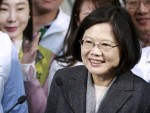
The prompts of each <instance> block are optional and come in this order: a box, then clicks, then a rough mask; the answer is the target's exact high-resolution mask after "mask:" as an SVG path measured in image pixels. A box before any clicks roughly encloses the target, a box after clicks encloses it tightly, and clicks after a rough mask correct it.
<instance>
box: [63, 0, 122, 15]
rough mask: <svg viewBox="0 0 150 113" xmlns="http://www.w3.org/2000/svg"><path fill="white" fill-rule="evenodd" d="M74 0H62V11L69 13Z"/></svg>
mask: <svg viewBox="0 0 150 113" xmlns="http://www.w3.org/2000/svg"><path fill="white" fill-rule="evenodd" d="M74 1H75V0H64V1H63V3H62V5H61V8H62V9H63V10H64V12H66V13H67V14H68V15H70V14H71V10H72V6H73V3H74ZM119 1H120V3H121V5H122V6H124V5H123V0H119Z"/></svg>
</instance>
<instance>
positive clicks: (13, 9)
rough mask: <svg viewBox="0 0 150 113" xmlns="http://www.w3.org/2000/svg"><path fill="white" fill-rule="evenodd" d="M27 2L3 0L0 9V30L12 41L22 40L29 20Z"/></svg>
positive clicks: (26, 0)
mask: <svg viewBox="0 0 150 113" xmlns="http://www.w3.org/2000/svg"><path fill="white" fill-rule="evenodd" d="M29 12H30V10H29V3H28V0H3V2H2V5H1V8H0V29H1V30H2V31H3V32H6V33H8V34H9V36H10V38H11V39H12V40H16V39H20V38H22V35H23V31H24V29H25V27H26V25H27V23H28V20H29V18H30V16H29Z"/></svg>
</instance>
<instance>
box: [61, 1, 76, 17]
mask: <svg viewBox="0 0 150 113" xmlns="http://www.w3.org/2000/svg"><path fill="white" fill-rule="evenodd" d="M73 3H74V0H64V1H63V3H62V5H61V8H62V9H63V10H64V12H66V13H67V14H68V15H70V14H71V10H72V5H73Z"/></svg>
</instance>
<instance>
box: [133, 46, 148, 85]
mask: <svg viewBox="0 0 150 113" xmlns="http://www.w3.org/2000/svg"><path fill="white" fill-rule="evenodd" d="M132 72H133V73H134V74H136V75H138V76H139V77H141V78H143V79H144V80H145V81H147V82H148V83H150V46H149V47H145V48H143V49H142V56H141V59H140V61H139V63H138V64H137V65H135V67H134V68H133V69H132Z"/></svg>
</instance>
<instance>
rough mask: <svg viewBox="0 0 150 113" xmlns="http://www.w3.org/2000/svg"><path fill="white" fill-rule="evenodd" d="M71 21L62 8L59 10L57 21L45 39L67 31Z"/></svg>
mask: <svg viewBox="0 0 150 113" xmlns="http://www.w3.org/2000/svg"><path fill="white" fill-rule="evenodd" d="M69 20H70V18H69V16H68V15H67V14H65V13H64V12H63V11H62V9H61V8H59V12H58V15H57V17H56V19H55V20H54V21H53V22H52V23H51V27H50V28H49V29H48V30H47V32H46V33H45V34H44V36H43V37H46V36H48V35H49V34H53V33H58V32H63V31H64V30H66V27H67V28H68V25H69ZM64 23H66V24H64Z"/></svg>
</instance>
